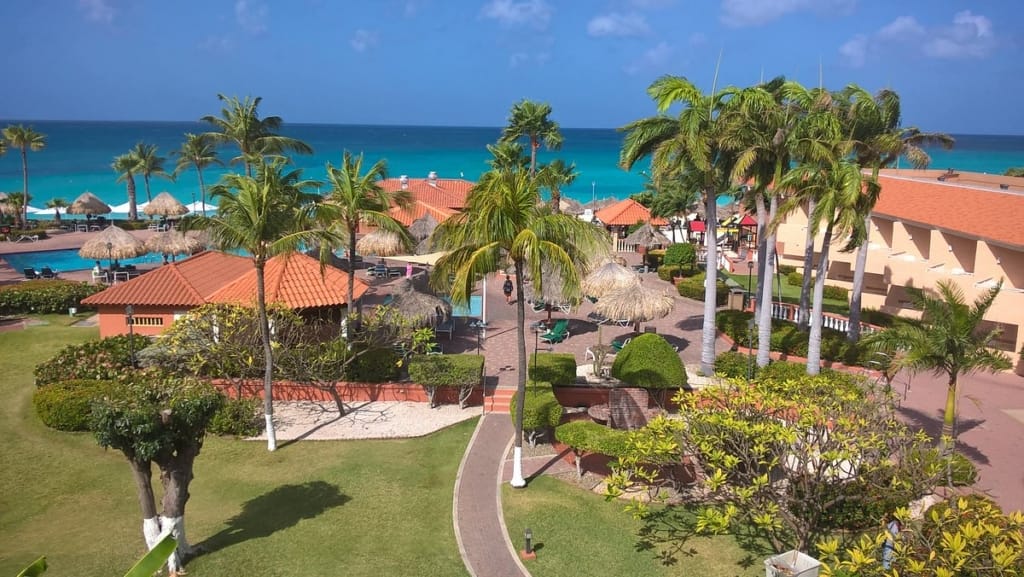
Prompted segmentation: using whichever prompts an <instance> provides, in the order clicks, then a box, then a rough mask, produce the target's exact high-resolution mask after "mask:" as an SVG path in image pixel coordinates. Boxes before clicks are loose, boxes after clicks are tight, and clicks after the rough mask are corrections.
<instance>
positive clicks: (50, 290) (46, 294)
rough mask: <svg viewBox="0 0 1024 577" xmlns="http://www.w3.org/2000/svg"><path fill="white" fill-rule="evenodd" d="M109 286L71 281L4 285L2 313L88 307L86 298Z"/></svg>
mask: <svg viewBox="0 0 1024 577" xmlns="http://www.w3.org/2000/svg"><path fill="white" fill-rule="evenodd" d="M104 288H105V287H103V286H100V285H94V284H90V283H85V282H76V281H68V280H51V279H43V280H30V281H25V282H22V283H18V284H12V285H6V286H2V287H0V315H27V314H53V313H67V312H68V309H69V308H71V307H77V308H78V309H79V310H86V309H88V308H89V307H83V306H82V305H81V301H82V299H84V298H85V297H87V296H90V295H92V294H95V293H98V292H99V291H101V290H103V289H104Z"/></svg>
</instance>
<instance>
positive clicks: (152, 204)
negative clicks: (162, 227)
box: [142, 192, 188, 217]
mask: <svg viewBox="0 0 1024 577" xmlns="http://www.w3.org/2000/svg"><path fill="white" fill-rule="evenodd" d="M142 212H144V213H146V214H147V215H149V216H164V217H167V216H181V215H183V214H188V207H187V206H185V205H184V204H181V202H179V201H178V199H176V198H174V197H173V196H171V193H169V192H161V193H160V194H158V195H156V196H155V197H153V200H151V201H149V203H148V204H147V205H146V208H143V209H142Z"/></svg>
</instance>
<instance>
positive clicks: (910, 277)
mask: <svg viewBox="0 0 1024 577" xmlns="http://www.w3.org/2000/svg"><path fill="white" fill-rule="evenodd" d="M879 182H880V184H881V187H882V191H881V196H880V197H879V199H878V203H877V204H876V206H875V210H874V211H873V212H872V214H871V225H872V226H871V230H870V231H869V233H870V241H869V245H868V261H867V267H866V268H865V272H866V274H865V287H864V292H863V303H864V307H865V308H876V309H880V310H883V311H886V312H890V313H899V314H908V315H914V314H916V312H915V311H912V310H911V309H910V308H909V307H910V297H909V295H908V294H907V291H906V287H909V286H915V287H921V288H931V287H934V286H935V283H936V282H937V281H939V280H949V281H952V282H953V283H954V284H955V285H956V286H958V287H959V288H960V289H961V290H963V291H964V294H965V295H966V296H967V298H968V300H973V299H974V298H975V296H977V295H978V294H980V293H981V291H983V290H985V289H987V288H989V287H991V286H994V285H995V283H997V282H999V280H1000V279H1003V281H1004V282H1003V289H1002V292H1001V293H1000V294H999V297H998V298H997V299H996V301H995V303H994V304H993V306H992V308H991V309H990V310H989V314H988V315H987V316H986V319H987V320H988V321H989V322H990V323H991V324H992V325H998V326H1000V328H1001V329H1002V334H1001V335H1000V337H999V340H998V341H997V343H998V348H1000V349H1003V350H1005V351H1007V352H1009V353H1011V355H1013V354H1015V353H1019V352H1020V350H1021V347H1022V345H1024V326H1022V325H1024V314H1022V313H1021V311H1022V310H1024V178H1012V177H1000V176H994V175H979V174H969V173H965V174H962V175H961V174H957V173H951V172H948V171H938V170H935V171H920V170H913V171H911V170H891V171H888V170H887V171H883V173H882V176H880V177H879ZM806 226H807V215H806V213H805V212H804V211H801V210H798V211H795V212H794V213H793V214H791V215H790V216H789V217H788V218H787V219H786V221H785V223H783V224H782V225H781V226H780V227H779V229H778V232H779V234H778V242H779V244H778V247H779V253H780V256H781V258H782V259H783V262H785V263H786V264H792V265H795V266H798V267H800V266H802V265H803V252H804V242H805V234H806ZM841 240H842V239H840V241H839V243H838V244H841ZM820 242H821V239H820V238H818V239H817V243H818V244H816V247H818V246H819V245H820ZM856 254H857V253H856V252H852V253H842V252H839V251H838V250H835V249H833V250H831V251H830V260H831V261H832V262H831V264H830V266H829V271H828V281H829V284H836V285H839V286H842V287H847V288H849V287H850V286H851V285H852V281H853V271H854V268H855V259H856ZM1020 366H1021V370H1024V364H1021V365H1020Z"/></svg>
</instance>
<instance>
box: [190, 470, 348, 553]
mask: <svg viewBox="0 0 1024 577" xmlns="http://www.w3.org/2000/svg"><path fill="white" fill-rule="evenodd" d="M351 499H352V498H351V497H349V496H348V495H344V494H342V493H341V492H340V491H339V490H338V487H337V486H335V485H331V484H329V483H325V482H324V481H310V482H309V483H303V484H301V485H283V486H281V487H277V488H275V489H274V490H272V491H270V492H269V493H265V494H263V495H260V496H259V497H255V498H253V499H250V500H248V501H246V502H245V504H243V505H242V511H241V512H240V513H238V515H235V516H234V517H232V518H231V519H230V520H229V521H228V522H227V527H225V528H224V529H222V530H221V531H220V532H219V533H217V534H216V535H212V536H211V537H210V538H208V539H206V540H205V541H203V542H202V543H200V544H199V551H200V552H199V554H200V555H204V554H207V553H212V552H214V551H219V550H221V549H226V548H228V547H230V546H232V545H237V544H239V543H243V542H245V541H248V540H250V539H259V538H261V537H268V536H270V535H272V534H274V533H276V532H278V531H281V530H283V529H287V528H289V527H291V526H293V525H296V524H298V522H299V521H302V520H303V519H312V518H314V517H318V516H319V515H320V514H322V513H324V512H325V511H327V510H328V509H333V508H335V507H340V506H341V505H344V504H345V503H348V502H349V501H350V500H351Z"/></svg>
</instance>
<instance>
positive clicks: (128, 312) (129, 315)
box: [124, 305, 135, 369]
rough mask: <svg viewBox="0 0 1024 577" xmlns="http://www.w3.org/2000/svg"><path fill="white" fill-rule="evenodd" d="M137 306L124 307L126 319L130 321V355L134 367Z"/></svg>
mask: <svg viewBox="0 0 1024 577" xmlns="http://www.w3.org/2000/svg"><path fill="white" fill-rule="evenodd" d="M134 315H135V307H133V306H132V305H128V306H126V307H124V317H125V321H126V322H127V323H128V356H129V358H130V359H131V365H132V368H133V369H134V368H135V329H134V327H135V318H134Z"/></svg>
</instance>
